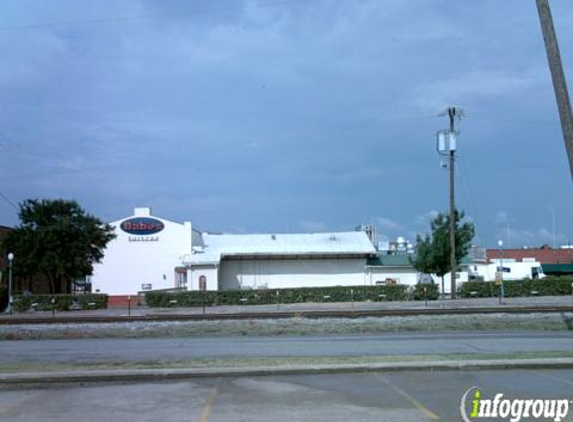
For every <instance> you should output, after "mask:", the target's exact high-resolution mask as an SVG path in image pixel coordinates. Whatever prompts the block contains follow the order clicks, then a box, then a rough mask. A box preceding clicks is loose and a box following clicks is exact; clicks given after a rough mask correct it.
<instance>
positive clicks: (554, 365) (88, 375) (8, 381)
mask: <svg viewBox="0 0 573 422" xmlns="http://www.w3.org/2000/svg"><path fill="white" fill-rule="evenodd" d="M570 368H573V359H572V358H549V359H497V360H466V361H427V362H393V363H364V364H330V365H288V366H258V367H246V368H241V367H234V368H233V367H231V368H191V369H186V368H180V369H133V370H130V369H122V370H94V371H58V372H24V373H14V374H11V373H4V374H0V386H2V385H22V384H50V383H79V382H82V383H86V382H90V383H91V382H118V381H122V382H133V381H167V380H182V379H191V378H218V377H257V376H271V375H303V374H304V375H312V374H340V373H351V372H396V371H453V370H502V369H570Z"/></svg>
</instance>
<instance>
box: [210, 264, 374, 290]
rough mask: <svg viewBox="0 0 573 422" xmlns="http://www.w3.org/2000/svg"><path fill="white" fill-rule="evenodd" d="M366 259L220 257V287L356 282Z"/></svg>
mask: <svg viewBox="0 0 573 422" xmlns="http://www.w3.org/2000/svg"><path fill="white" fill-rule="evenodd" d="M365 265H366V259H296V260H237V261H229V260H222V261H221V267H220V269H219V289H220V290H237V289H241V288H242V289H245V288H251V289H260V288H269V289H277V288H292V287H326V286H357V285H364V284H366V278H365V273H364V267H365Z"/></svg>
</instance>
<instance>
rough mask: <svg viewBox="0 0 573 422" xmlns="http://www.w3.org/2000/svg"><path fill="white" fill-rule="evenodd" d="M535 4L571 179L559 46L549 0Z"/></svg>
mask: <svg viewBox="0 0 573 422" xmlns="http://www.w3.org/2000/svg"><path fill="white" fill-rule="evenodd" d="M535 1H536V3H537V12H538V13H539V21H540V22H541V31H542V32H543V41H544V42H545V50H546V52H547V61H548V62H549V69H550V70H551V78H552V79H553V89H554V90H555V99H556V100H557V107H558V108H559V118H560V120H561V130H562V132H563V140H564V141H565V149H566V150H567V157H568V158H569V169H570V171H571V177H572V178H573V114H572V113H571V102H570V101H569V92H568V91H567V82H566V80H565V74H564V72H563V64H562V62H561V54H560V52H559V44H558V43H557V36H556V35H555V28H554V26H553V18H552V17H551V9H550V8H549V0H535Z"/></svg>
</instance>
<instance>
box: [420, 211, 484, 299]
mask: <svg viewBox="0 0 573 422" xmlns="http://www.w3.org/2000/svg"><path fill="white" fill-rule="evenodd" d="M463 219H464V213H463V211H462V212H458V211H457V210H456V212H455V220H454V221H455V236H456V270H457V267H458V266H459V265H460V263H461V261H462V258H463V257H464V256H466V255H467V254H468V252H469V250H470V248H471V241H472V239H473V238H474V235H475V228H474V225H473V223H471V222H469V221H465V222H463V221H462V220H463ZM430 230H431V234H429V235H426V236H425V237H422V236H420V235H418V236H417V238H416V244H417V245H416V255H415V257H414V258H413V259H411V260H410V262H411V263H412V266H413V267H414V268H415V269H416V270H418V271H420V272H422V273H426V274H436V275H437V276H438V277H440V278H441V279H442V295H443V294H444V276H445V275H446V274H447V273H449V272H450V271H451V263H450V250H451V249H450V216H449V215H448V214H442V213H439V214H438V215H437V216H436V217H435V218H434V219H433V220H432V221H431V222H430ZM454 291H455V280H452V292H454Z"/></svg>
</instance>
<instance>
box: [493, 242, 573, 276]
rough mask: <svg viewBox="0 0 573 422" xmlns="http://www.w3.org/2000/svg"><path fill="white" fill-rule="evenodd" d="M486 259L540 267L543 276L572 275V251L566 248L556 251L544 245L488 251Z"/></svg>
mask: <svg viewBox="0 0 573 422" xmlns="http://www.w3.org/2000/svg"><path fill="white" fill-rule="evenodd" d="M487 258H488V260H489V261H490V262H492V261H494V260H503V261H504V262H516V263H527V264H525V265H529V266H531V267H534V266H541V268H542V272H543V273H544V274H545V275H570V274H573V249H572V248H568V247H567V248H560V249H557V248H551V247H550V246H548V245H544V246H542V247H541V248H523V249H488V250H487ZM504 266H505V264H504Z"/></svg>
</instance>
